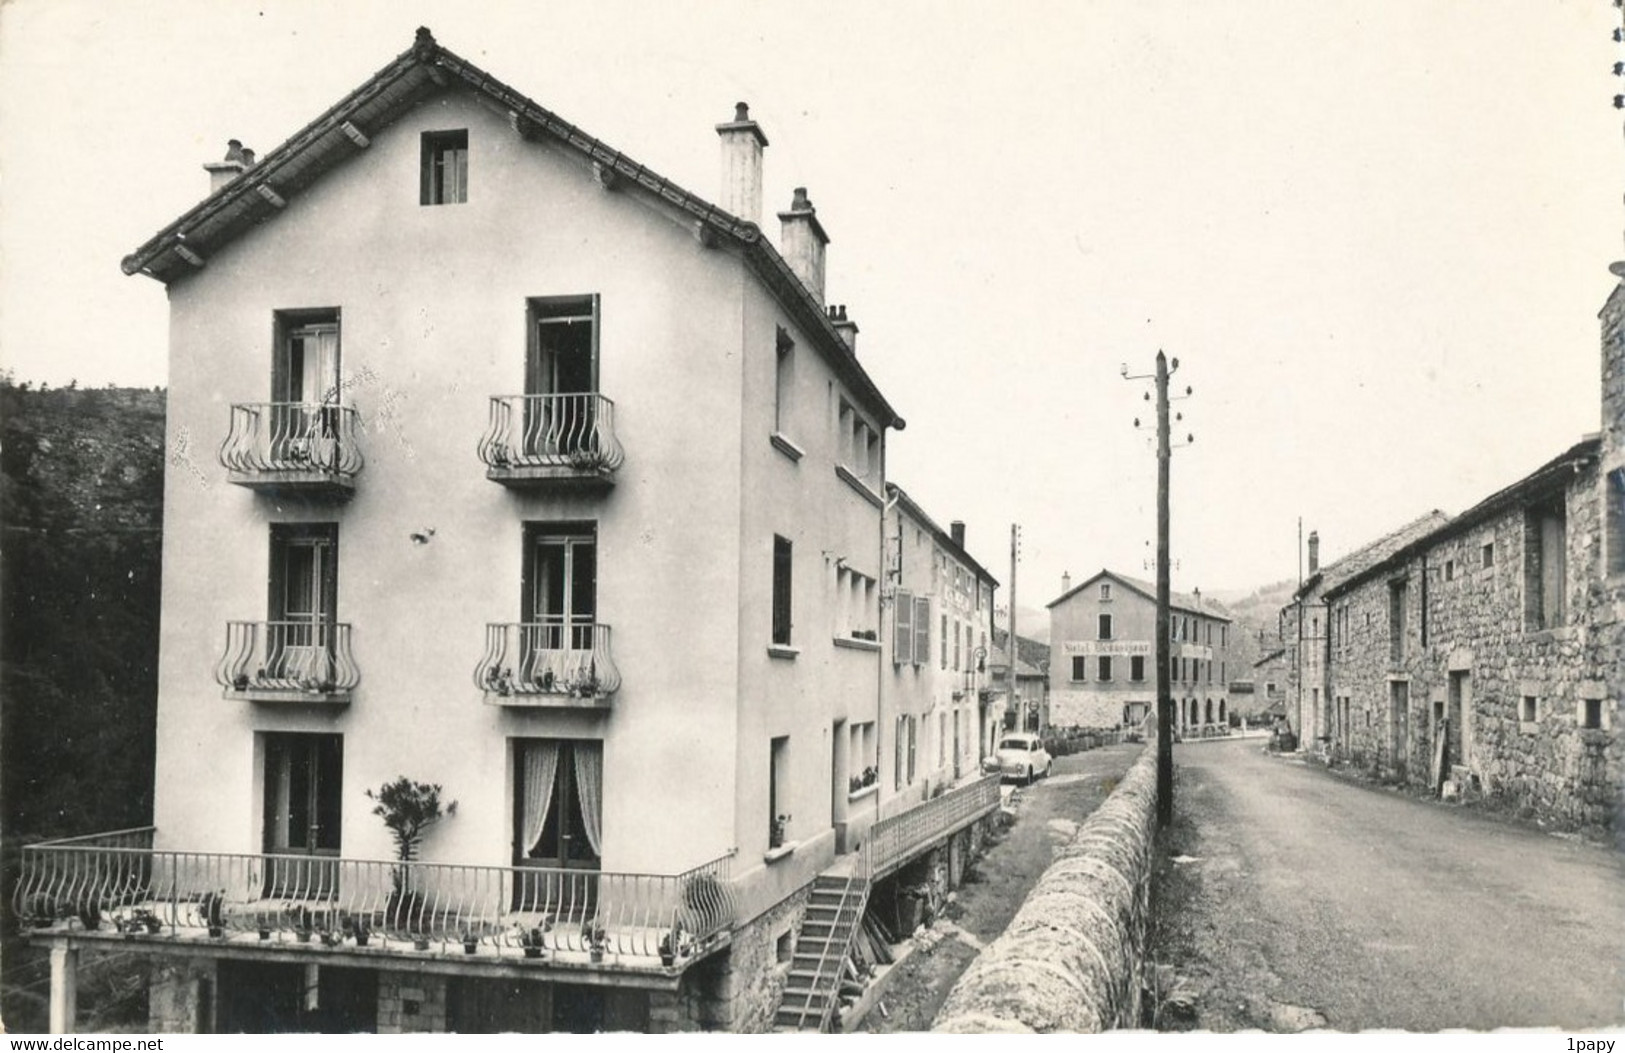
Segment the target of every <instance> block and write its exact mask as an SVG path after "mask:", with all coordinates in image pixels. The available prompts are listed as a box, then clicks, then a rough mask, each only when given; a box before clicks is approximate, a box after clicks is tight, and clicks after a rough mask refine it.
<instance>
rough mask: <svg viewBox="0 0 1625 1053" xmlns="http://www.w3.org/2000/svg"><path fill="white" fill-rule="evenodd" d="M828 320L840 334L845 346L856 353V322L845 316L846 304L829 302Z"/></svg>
mask: <svg viewBox="0 0 1625 1053" xmlns="http://www.w3.org/2000/svg"><path fill="white" fill-rule="evenodd" d="M829 320H830V322H831V323H832V324H833V325H834V326H835V331H836V332H837V333H840V334H841V339H842V340H844V341H846V346H847V347H848V348H849V349H850V350H851V351H852V353H853V354H854V355H855V354H857V353H858V323H856V322H854V321H852V319H850V318H848V317H847V316H846V304H844V303H838V304H830V306H829Z"/></svg>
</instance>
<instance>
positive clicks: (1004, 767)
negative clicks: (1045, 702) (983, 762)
mask: <svg viewBox="0 0 1625 1053" xmlns="http://www.w3.org/2000/svg"><path fill="white" fill-rule="evenodd" d="M988 762H989V763H988V767H989V770H990V771H997V772H998V773H999V775H1000V776H1001V777H1003V778H1006V779H1020V780H1021V781H1022V782H1023V783H1031V782H1032V781H1033V780H1034V779H1036V778H1038V777H1039V776H1042V775H1048V774H1049V769H1050V765H1052V764H1053V763H1054V761H1053V759H1051V757H1050V755H1049V751H1048V750H1046V749H1044V743H1043V740H1041V739H1040V738H1039V737H1038V736H1037V735H1032V734H1027V733H1025V732H1018V733H1015V734H1010V735H1006V736H1005V737H1004V738H1002V739H1000V740H999V748H998V749H996V750H994V751H993V756H992V757H990V758H988Z"/></svg>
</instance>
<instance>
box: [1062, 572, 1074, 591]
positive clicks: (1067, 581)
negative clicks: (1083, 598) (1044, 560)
mask: <svg viewBox="0 0 1625 1053" xmlns="http://www.w3.org/2000/svg"><path fill="white" fill-rule="evenodd" d="M1071 591H1072V572H1071V571H1069V570H1063V571H1061V595H1062V596H1065V595H1066V594H1067V593H1069V592H1071Z"/></svg>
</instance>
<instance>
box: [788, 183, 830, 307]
mask: <svg viewBox="0 0 1625 1053" xmlns="http://www.w3.org/2000/svg"><path fill="white" fill-rule="evenodd" d="M779 223H780V224H781V226H780V228H779V230H780V233H779V251H780V252H782V253H784V260H785V262H786V263H788V264H789V265H790V269H791V270H792V271H794V272H795V275H796V277H798V278H800V279H801V284H803V285H805V286H806V287H807V291H808V292H810V293H812V294H813V299H814V300H817V301H818V306H820V307H822V306H824V246H826V245H828V244H829V235H828V234H825V233H824V225H823V224H822V223H820V222H818V210H817V209H815V208H813V203H812V200H811V199H810V198H808V197H807V188H806V187H804V186H798V187H796V192H795V196H794V197H793V198H792V199H791V201H790V211H788V212H780V213H779Z"/></svg>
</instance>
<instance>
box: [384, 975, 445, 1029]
mask: <svg viewBox="0 0 1625 1053" xmlns="http://www.w3.org/2000/svg"><path fill="white" fill-rule="evenodd" d="M444 1030H446V978H445V977H444V976H435V975H432V974H429V973H399V972H393V971H390V970H381V971H380V972H379V973H378V1033H379V1034H380V1035H413V1034H421V1033H425V1032H432V1031H444Z"/></svg>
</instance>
